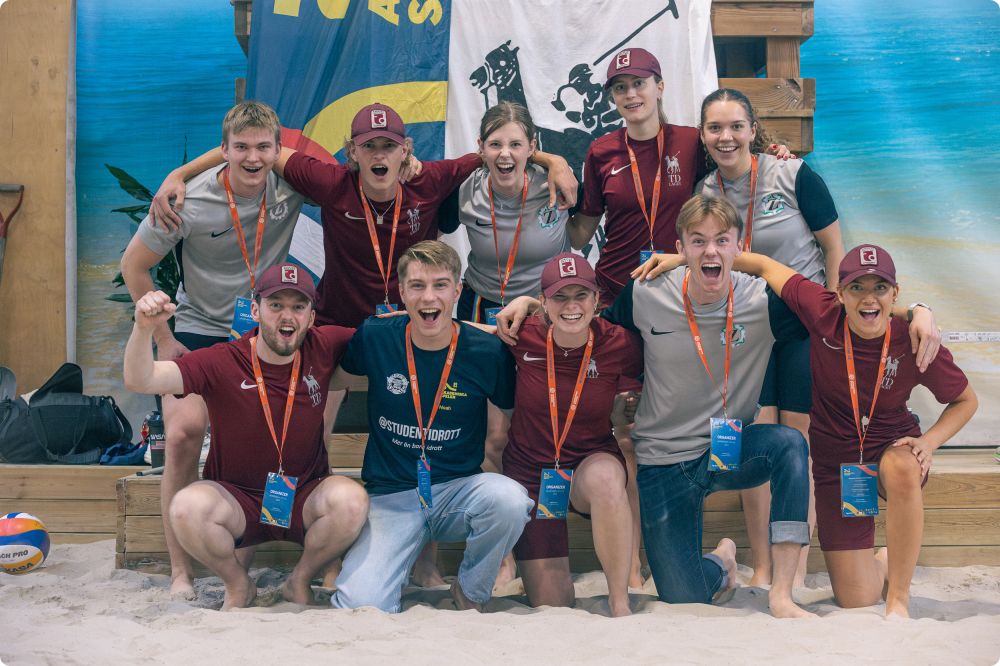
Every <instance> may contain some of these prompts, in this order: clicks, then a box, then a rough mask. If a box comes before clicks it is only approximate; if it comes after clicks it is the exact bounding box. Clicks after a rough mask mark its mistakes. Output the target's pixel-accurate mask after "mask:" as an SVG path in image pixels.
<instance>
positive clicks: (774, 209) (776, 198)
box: [760, 192, 785, 217]
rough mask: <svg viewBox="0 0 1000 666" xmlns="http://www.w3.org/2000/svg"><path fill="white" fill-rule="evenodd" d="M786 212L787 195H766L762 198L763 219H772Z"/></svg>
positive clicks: (761, 212)
mask: <svg viewBox="0 0 1000 666" xmlns="http://www.w3.org/2000/svg"><path fill="white" fill-rule="evenodd" d="M783 210H785V195H784V194H781V193H780V192H772V193H771V194H765V195H764V196H762V197H761V198H760V214H761V216H762V217H771V216H772V215H777V214H778V213H780V212H782V211H783Z"/></svg>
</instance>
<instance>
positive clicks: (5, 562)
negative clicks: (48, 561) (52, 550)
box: [0, 512, 49, 575]
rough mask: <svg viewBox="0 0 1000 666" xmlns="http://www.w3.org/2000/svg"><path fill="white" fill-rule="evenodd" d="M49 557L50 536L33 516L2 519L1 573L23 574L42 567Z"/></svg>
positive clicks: (0, 530)
mask: <svg viewBox="0 0 1000 666" xmlns="http://www.w3.org/2000/svg"><path fill="white" fill-rule="evenodd" d="M48 554H49V532H48V530H47V529H45V524H44V523H43V522H42V521H40V520H39V519H38V518H36V517H35V516H33V515H31V514H30V513H16V512H15V513H8V514H6V515H4V516H0V571H3V572H4V573H9V574H15V575H16V574H24V573H28V572H29V571H33V570H34V569H36V568H38V567H39V566H41V564H42V562H44V561H45V558H46V556H47V555H48Z"/></svg>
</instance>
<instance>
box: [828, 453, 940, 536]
mask: <svg viewBox="0 0 1000 666" xmlns="http://www.w3.org/2000/svg"><path fill="white" fill-rule="evenodd" d="M890 448H891V447H890V446H886V447H885V449H884V450H883V451H882V453H881V455H879V462H880V463H881V462H882V456H883V455H885V452H886V451H888V450H889V449H890ZM845 462H846V461H845ZM813 479H814V480H815V482H816V528H817V531H818V532H819V547H820V550H868V549H871V548H874V547H875V518H874V517H865V518H845V517H844V516H843V515H842V514H841V508H840V466H839V465H838V466H837V467H835V468H833V469H830V468H829V467H821V466H820V465H818V464H817V463H816V461H815V460H814V461H813ZM926 483H927V475H926V474H924V478H923V479H921V481H920V485H921V487H923V486H924V484H926ZM878 494H879V497H881V498H882V499H885V492H884V490H883V489H882V482H881V479H880V480H879V485H878Z"/></svg>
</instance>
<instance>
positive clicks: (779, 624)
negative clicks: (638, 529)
mask: <svg viewBox="0 0 1000 666" xmlns="http://www.w3.org/2000/svg"><path fill="white" fill-rule="evenodd" d="M113 550H114V543H113V542H111V541H104V542H100V543H95V544H88V545H74V546H56V547H54V548H53V550H52V552H51V553H50V555H49V559H48V561H47V563H46V565H45V567H44V568H43V569H41V570H38V571H36V572H33V573H30V574H28V575H24V576H0V662H2V663H4V664H41V663H46V664H121V663H142V664H185V665H187V666H191V665H192V664H203V663H212V664H256V663H278V662H279V660H280V663H282V664H300V663H301V664H305V663H320V662H324V663H333V662H339V663H353V662H360V663H402V662H404V661H405V662H406V663H408V664H435V665H437V666H441V665H442V664H443V665H445V666H451V665H452V664H455V665H457V664H462V663H472V664H479V663H486V664H493V663H497V664H505V665H507V666H513V665H514V664H534V663H552V664H560V663H571V662H572V663H600V664H607V663H639V664H663V663H671V664H686V663H728V664H743V663H763V662H768V663H776V664H802V663H809V664H827V663H846V662H849V661H858V660H860V661H861V662H863V663H905V664H907V665H912V664H934V665H935V666H937V665H941V664H948V665H951V664H988V665H989V664H995V663H997V661H998V657H1000V567H981V566H980V567H964V568H954V569H944V568H940V569H927V568H921V569H918V571H917V575H916V578H915V581H914V585H913V603H912V612H913V615H914V617H915V619H912V620H899V619H895V620H889V621H887V620H885V619H883V618H882V617H881V608H880V607H876V608H866V609H858V610H852V611H845V610H841V609H839V608H837V607H836V606H835V605H834V604H833V602H832V598H831V592H830V586H829V579H828V578H827V576H826V575H825V574H815V575H810V576H809V578H808V582H809V586H808V587H807V588H803V589H801V590H798V591H797V596H798V598H799V600H800V601H802V602H803V603H805V604H807V607H808V608H809V609H810V610H812V611H814V612H816V613H818V614H819V615H820V616H821V617H820V618H818V619H810V620H775V619H773V618H771V617H770V616H769V615H767V614H766V612H765V611H766V601H767V595H766V593H765V592H764V591H762V590H759V589H752V588H741V589H740V590H739V591H738V592H737V594H736V597H735V598H734V599H733V600H732V601H731V602H729V603H728V604H727V605H726V606H725V607H711V606H702V605H694V604H685V605H674V606H671V605H668V604H664V603H660V602H658V601H655V599H654V597H652V596H650V595H645V594H635V595H633V607H634V609H635V610H636V611H637V614H636V615H635V616H633V617H631V618H625V619H620V620H613V619H610V618H608V617H605V616H603V615H600V614H598V613H601V612H603V611H606V599H605V597H603V596H601V595H602V594H606V591H607V590H606V587H605V585H604V579H603V576H602V575H601V574H600V573H591V574H586V575H583V576H580V577H579V578H578V579H577V581H576V587H577V595H578V597H580V599H579V601H578V607H577V608H575V609H544V610H532V609H530V608H528V607H527V606H526V605H525V603H524V601H525V600H524V598H523V597H506V598H499V599H494V600H493V601H492V602H490V604H489V606H488V610H489V611H491V612H489V613H487V614H484V615H479V614H477V613H475V612H473V611H466V612H461V613H460V612H458V611H455V610H449V609H450V608H453V606H452V604H451V601H450V598H449V596H448V591H447V590H446V589H441V590H430V591H428V590H412V591H408V593H407V595H406V610H405V612H403V613H401V614H399V615H395V616H393V615H387V614H385V613H382V612H380V611H376V610H372V609H364V610H357V611H341V610H332V609H330V608H329V607H315V608H304V607H301V606H295V605H292V604H289V603H287V602H278V603H273V605H271V606H265V607H255V608H250V609H246V610H242V611H237V612H233V613H221V612H218V611H215V610H212V609H211V608H212V607H213V606H215V607H217V606H218V605H220V604H221V601H222V587H221V584H220V583H219V581H218V579H204V580H200V581H199V582H198V590H199V593H200V594H199V599H198V601H197V602H193V603H190V604H189V603H183V602H176V601H171V600H170V599H169V596H168V594H167V578H166V577H165V576H149V575H145V574H141V573H137V572H134V571H120V570H115V569H114V564H113V561H114V553H113ZM253 573H254V576H255V578H256V579H257V581H258V585H259V586H260V588H261V591H262V597H263V598H264V600H265V602H266V601H268V597H270V598H271V600H272V601H273V599H274V597H275V596H276V595H274V594H273V593H272V592H273V590H274V589H275V588H276V587H277V586H278V585H279V584H280V582H281V580H282V575H281V574H279V573H277V572H274V571H271V570H266V569H262V570H254V572H253ZM744 573H745V572H744ZM588 611H595V612H588ZM345 660H350V662H346V661H345Z"/></svg>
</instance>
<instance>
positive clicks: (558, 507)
mask: <svg viewBox="0 0 1000 666" xmlns="http://www.w3.org/2000/svg"><path fill="white" fill-rule="evenodd" d="M572 481H573V470H571V469H566V468H560V469H543V470H542V480H541V483H539V484H538V510H537V511H535V518H539V519H542V520H546V519H550V520H551V519H556V520H565V519H566V514H567V513H568V512H569V489H570V487H571V484H572Z"/></svg>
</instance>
